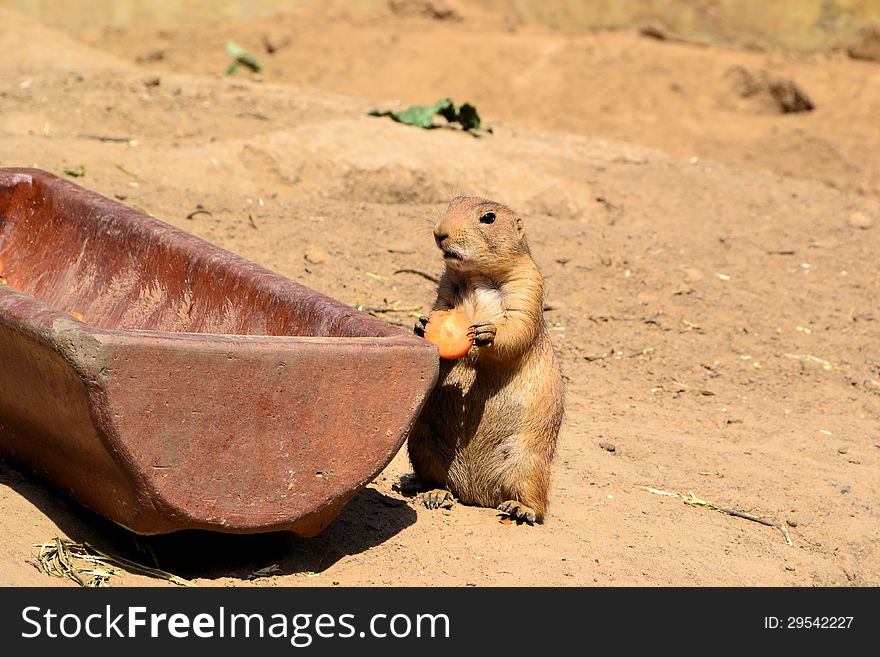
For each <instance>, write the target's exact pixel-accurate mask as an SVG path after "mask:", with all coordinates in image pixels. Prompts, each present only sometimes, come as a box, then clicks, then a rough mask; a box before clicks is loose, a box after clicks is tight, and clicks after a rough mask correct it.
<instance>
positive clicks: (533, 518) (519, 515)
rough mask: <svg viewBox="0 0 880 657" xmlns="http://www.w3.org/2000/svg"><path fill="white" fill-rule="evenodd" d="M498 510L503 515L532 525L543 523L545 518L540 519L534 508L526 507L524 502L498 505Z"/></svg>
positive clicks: (513, 501)
mask: <svg viewBox="0 0 880 657" xmlns="http://www.w3.org/2000/svg"><path fill="white" fill-rule="evenodd" d="M497 509H498V511H501V513H504V514H506V515H508V516H510V517H511V518H514V519H515V520H522V521H523V522H527V523H529V524H530V525H534V524H535V523H536V522H537V523H541V522H543V518H539V517H538V514H537V513H535V510H534V509H533V508H532V507H530V506H526V505H525V504H523V503H522V502H517V501H516V500H507V501H506V502H502V503H501V504H499V505H498V507H497Z"/></svg>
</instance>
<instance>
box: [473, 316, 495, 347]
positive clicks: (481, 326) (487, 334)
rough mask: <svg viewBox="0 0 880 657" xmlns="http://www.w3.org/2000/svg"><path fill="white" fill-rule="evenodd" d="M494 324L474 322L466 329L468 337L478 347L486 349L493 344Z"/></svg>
mask: <svg viewBox="0 0 880 657" xmlns="http://www.w3.org/2000/svg"><path fill="white" fill-rule="evenodd" d="M495 332H496V329H495V324H494V323H493V322H476V323H474V324H472V325H471V326H470V328H469V329H468V337H469V338H472V339H473V341H474V344H475V345H477V346H478V347H488V346H489V345H491V344H492V343H493V342H495Z"/></svg>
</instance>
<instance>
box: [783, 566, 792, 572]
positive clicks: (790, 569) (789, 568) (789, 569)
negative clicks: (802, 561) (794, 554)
mask: <svg viewBox="0 0 880 657" xmlns="http://www.w3.org/2000/svg"><path fill="white" fill-rule="evenodd" d="M785 569H786V570H787V571H789V572H791V571H793V570H794V566H786V567H785Z"/></svg>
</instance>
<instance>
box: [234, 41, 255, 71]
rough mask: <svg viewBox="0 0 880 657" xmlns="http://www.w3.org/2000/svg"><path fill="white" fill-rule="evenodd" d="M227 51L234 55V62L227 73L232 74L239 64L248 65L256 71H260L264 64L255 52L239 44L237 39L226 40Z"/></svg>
mask: <svg viewBox="0 0 880 657" xmlns="http://www.w3.org/2000/svg"><path fill="white" fill-rule="evenodd" d="M226 52H227V53H228V54H229V56H230V57H232V63H231V64H229V66H228V67H227V68H226V74H227V75H232V74H233V73H235V70H236V69H237V68H238V65H239V64H241V65H242V66H247V67H248V68H249V69H250V70H252V71H253V72H254V73H259V72H260V70H262V68H263V65H262V64H260V62H259V60H258V59H257V58H256V57H254V55H253V54H251V53H249V52H248V51H247V50H245V49H244V48H242V47H241V46H240V45H238V44H237V43H236V42H235V41H227V42H226Z"/></svg>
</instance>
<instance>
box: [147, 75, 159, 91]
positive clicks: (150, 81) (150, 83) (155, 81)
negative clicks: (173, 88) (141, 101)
mask: <svg viewBox="0 0 880 657" xmlns="http://www.w3.org/2000/svg"><path fill="white" fill-rule="evenodd" d="M143 83H144V86H145V87H146V88H147V89H149V88H150V87H158V86H159V85H160V84H162V78H160V77H159V76H158V75H151V76H149V77H146V78H144V79H143Z"/></svg>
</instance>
